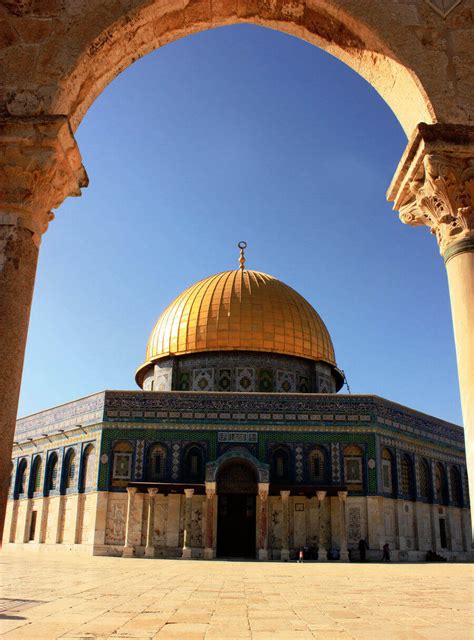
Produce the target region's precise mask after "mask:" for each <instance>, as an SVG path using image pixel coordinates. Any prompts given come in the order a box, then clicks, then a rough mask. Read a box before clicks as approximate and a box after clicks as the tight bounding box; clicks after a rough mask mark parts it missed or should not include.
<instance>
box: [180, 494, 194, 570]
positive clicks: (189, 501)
mask: <svg viewBox="0 0 474 640" xmlns="http://www.w3.org/2000/svg"><path fill="white" fill-rule="evenodd" d="M184 495H185V496H186V498H185V500H184V540H183V555H182V557H183V558H187V559H189V558H191V554H192V549H191V527H192V515H193V509H192V507H193V495H194V489H185V490H184Z"/></svg>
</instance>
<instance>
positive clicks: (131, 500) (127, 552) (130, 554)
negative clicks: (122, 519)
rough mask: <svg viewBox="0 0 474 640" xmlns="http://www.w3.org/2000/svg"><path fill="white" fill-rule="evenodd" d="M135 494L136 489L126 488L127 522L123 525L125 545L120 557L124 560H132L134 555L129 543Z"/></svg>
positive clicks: (133, 548)
mask: <svg viewBox="0 0 474 640" xmlns="http://www.w3.org/2000/svg"><path fill="white" fill-rule="evenodd" d="M136 492H137V488H136V487H127V493H128V501H127V522H126V523H125V545H124V547H123V552H122V556H123V557H124V558H132V557H133V556H134V555H135V547H134V546H133V544H132V543H131V528H132V523H131V520H132V514H133V503H134V502H135V494H136Z"/></svg>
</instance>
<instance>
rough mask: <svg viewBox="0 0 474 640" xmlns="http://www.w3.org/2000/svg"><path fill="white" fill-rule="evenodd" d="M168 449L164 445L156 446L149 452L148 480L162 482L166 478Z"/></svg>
mask: <svg viewBox="0 0 474 640" xmlns="http://www.w3.org/2000/svg"><path fill="white" fill-rule="evenodd" d="M166 457H167V456H166V448H165V447H164V446H163V445H162V444H154V445H152V446H151V447H150V449H149V450H148V455H147V465H146V479H147V480H150V481H152V482H160V481H163V480H164V479H165V478H166Z"/></svg>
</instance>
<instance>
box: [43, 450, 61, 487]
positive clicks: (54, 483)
mask: <svg viewBox="0 0 474 640" xmlns="http://www.w3.org/2000/svg"><path fill="white" fill-rule="evenodd" d="M57 488H58V456H57V453H56V452H53V453H52V454H51V455H50V456H49V459H48V473H47V481H46V491H47V492H49V491H56V489H57Z"/></svg>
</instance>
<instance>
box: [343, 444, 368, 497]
mask: <svg viewBox="0 0 474 640" xmlns="http://www.w3.org/2000/svg"><path fill="white" fill-rule="evenodd" d="M362 456H363V451H362V449H361V448H360V447H358V446H357V445H348V446H347V447H346V448H345V449H344V477H345V481H346V484H356V485H362V483H363V481H364V478H363V466H362ZM358 489H359V487H355V490H356V491H357V490H358Z"/></svg>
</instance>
